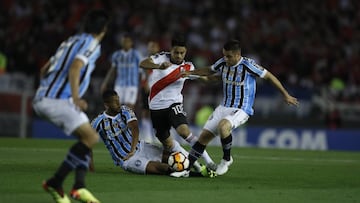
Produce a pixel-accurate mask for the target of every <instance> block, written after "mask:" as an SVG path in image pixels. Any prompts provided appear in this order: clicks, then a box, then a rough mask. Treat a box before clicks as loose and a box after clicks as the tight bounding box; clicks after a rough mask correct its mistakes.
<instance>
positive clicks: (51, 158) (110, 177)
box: [0, 138, 360, 203]
mask: <svg viewBox="0 0 360 203" xmlns="http://www.w3.org/2000/svg"><path fill="white" fill-rule="evenodd" d="M73 143H74V141H69V140H46V139H43V140H39V139H16V138H0V183H1V184H0V202H19V203H20V202H27V203H32V202H34V203H45V202H52V200H51V197H50V195H48V194H47V193H45V192H44V191H43V190H42V188H41V181H42V180H43V179H45V178H47V177H49V176H51V175H52V173H53V172H54V171H55V169H56V168H57V167H58V166H59V164H60V161H61V160H62V159H63V158H64V156H65V154H66V152H67V150H68V148H69V146H71V145H72V144H73ZM208 152H209V153H210V155H211V156H212V157H213V158H214V160H216V161H219V160H220V158H221V154H222V151H221V148H219V147H208ZM232 154H233V158H234V163H233V165H232V166H231V167H230V170H229V172H228V173H227V174H225V175H224V176H218V177H216V178H213V179H210V178H182V179H176V178H171V177H168V176H154V175H148V176H143V175H136V174H131V173H128V172H124V171H123V170H121V169H120V168H119V167H115V166H114V165H113V163H112V160H111V158H110V155H109V154H108V153H107V151H106V149H105V147H104V146H103V144H102V143H99V144H97V145H96V147H95V149H94V159H95V169H96V172H95V173H88V175H87V186H88V188H89V189H90V190H91V191H92V192H93V193H94V195H95V196H96V197H98V198H99V199H100V200H101V201H102V203H117V202H132V203H133V202H134V203H135V202H142V203H143V202H147V203H152V202H156V203H159V202H172V203H177V202H179V203H184V202H204V203H205V202H206V203H211V202H216V203H219V202H222V203H225V202H226V203H227V202H276V203H278V202H360V153H359V152H321V151H295V150H274V149H255V148H233V149H232ZM73 178H74V177H73V174H71V175H70V176H69V177H68V178H67V179H66V181H65V183H64V189H65V190H66V191H67V192H69V190H70V188H71V185H72V183H73ZM73 202H76V201H74V200H73Z"/></svg>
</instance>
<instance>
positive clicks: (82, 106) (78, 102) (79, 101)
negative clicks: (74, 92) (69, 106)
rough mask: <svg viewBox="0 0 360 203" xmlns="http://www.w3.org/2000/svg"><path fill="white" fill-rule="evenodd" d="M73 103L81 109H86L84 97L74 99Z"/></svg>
mask: <svg viewBox="0 0 360 203" xmlns="http://www.w3.org/2000/svg"><path fill="white" fill-rule="evenodd" d="M73 102H74V104H75V105H76V106H77V107H79V108H80V109H81V110H82V111H86V110H87V108H88V104H87V102H86V101H85V100H84V99H74V101H73Z"/></svg>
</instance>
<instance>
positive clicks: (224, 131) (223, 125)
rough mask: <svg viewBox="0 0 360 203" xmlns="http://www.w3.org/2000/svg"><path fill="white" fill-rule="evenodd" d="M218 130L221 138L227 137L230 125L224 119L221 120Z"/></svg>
mask: <svg viewBox="0 0 360 203" xmlns="http://www.w3.org/2000/svg"><path fill="white" fill-rule="evenodd" d="M218 130H219V133H220V135H221V137H223V136H227V135H229V134H230V131H231V123H230V122H229V121H228V120H226V119H223V120H221V121H220V122H219V125H218Z"/></svg>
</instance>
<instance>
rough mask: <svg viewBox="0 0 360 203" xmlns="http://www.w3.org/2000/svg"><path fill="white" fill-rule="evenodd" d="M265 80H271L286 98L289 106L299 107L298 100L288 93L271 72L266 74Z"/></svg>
mask: <svg viewBox="0 0 360 203" xmlns="http://www.w3.org/2000/svg"><path fill="white" fill-rule="evenodd" d="M264 79H266V80H269V81H270V82H271V83H272V84H273V85H274V86H275V87H276V88H277V89H278V90H279V91H280V92H281V94H282V95H283V96H284V100H285V102H286V103H287V104H288V105H294V106H298V105H299V102H298V100H297V99H296V98H295V97H293V96H291V95H290V94H289V93H288V91H286V89H285V88H284V86H283V85H282V84H281V82H280V81H279V80H278V79H277V78H276V77H275V76H274V75H273V74H272V73H270V72H269V71H268V72H267V73H266V75H265V77H264Z"/></svg>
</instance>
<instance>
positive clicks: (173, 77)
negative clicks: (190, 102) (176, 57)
mask: <svg viewBox="0 0 360 203" xmlns="http://www.w3.org/2000/svg"><path fill="white" fill-rule="evenodd" d="M190 68H191V65H190V64H184V65H181V66H179V67H177V68H176V69H175V70H173V71H172V72H171V73H169V74H168V75H167V76H165V77H163V78H161V79H160V80H159V81H157V82H156V83H155V84H154V85H153V86H152V87H151V90H150V100H151V99H152V98H154V97H155V95H157V94H158V93H159V92H160V91H161V90H163V89H164V88H165V87H167V86H169V85H170V84H171V83H173V82H175V81H177V80H178V79H179V78H180V72H181V71H182V70H186V71H190Z"/></svg>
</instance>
